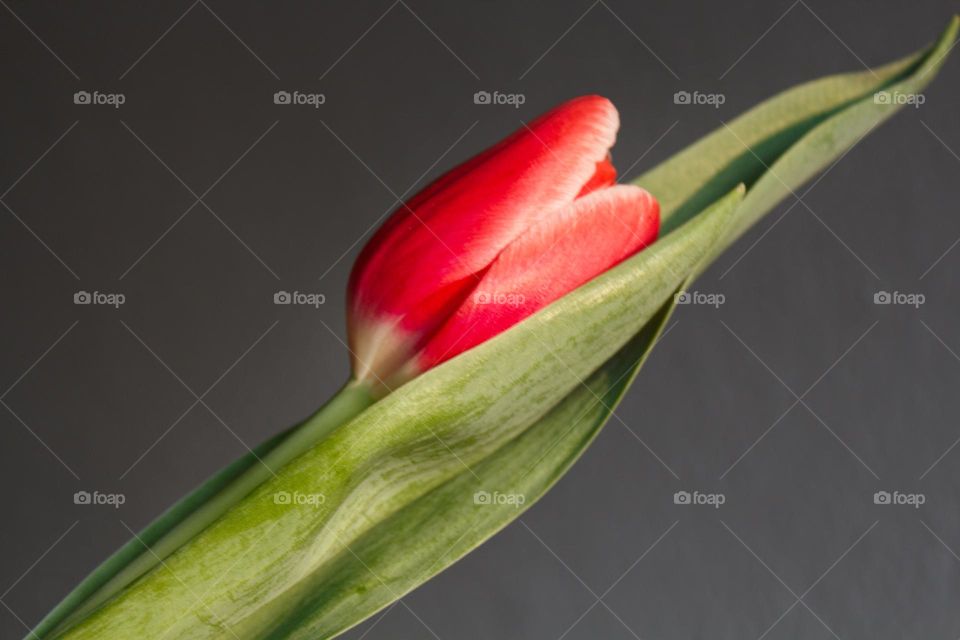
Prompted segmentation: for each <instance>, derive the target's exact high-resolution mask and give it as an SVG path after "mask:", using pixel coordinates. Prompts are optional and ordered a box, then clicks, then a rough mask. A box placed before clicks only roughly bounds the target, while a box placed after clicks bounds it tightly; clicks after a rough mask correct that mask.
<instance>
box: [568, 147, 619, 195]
mask: <svg viewBox="0 0 960 640" xmlns="http://www.w3.org/2000/svg"><path fill="white" fill-rule="evenodd" d="M616 181H617V170H616V169H615V168H614V166H613V163H611V162H610V154H607V157H606V158H605V159H603V160H602V161H600V162H598V163H597V168H596V170H595V171H594V172H593V176H592V177H591V178H590V180H589V181H588V182H587V184H585V185H583V188H582V189H580V193H578V194H577V197H578V198H582V197H583V196H585V195H587V194H588V193H590V192H592V191H596V190H597V189H602V188H604V187H610V186H613V185H614V183H616Z"/></svg>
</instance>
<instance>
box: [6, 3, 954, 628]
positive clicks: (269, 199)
mask: <svg viewBox="0 0 960 640" xmlns="http://www.w3.org/2000/svg"><path fill="white" fill-rule="evenodd" d="M0 4H3V9H2V10H0V42H2V43H3V45H2V46H3V48H4V53H5V55H4V56H3V57H2V62H0V64H2V77H3V78H4V88H5V91H4V98H3V100H2V101H0V114H2V121H3V123H4V128H5V131H6V135H5V136H4V145H3V153H2V154H0V189H2V190H3V194H2V203H3V205H4V208H3V210H2V211H0V243H2V246H0V249H2V250H0V260H2V269H3V273H4V276H3V289H2V296H3V301H4V302H3V308H4V313H3V314H2V327H0V341H2V353H3V357H2V364H0V366H2V376H0V386H2V389H0V391H2V394H3V395H2V401H3V406H2V407H0V429H2V432H0V433H2V454H0V455H2V459H0V462H2V464H0V482H2V485H0V486H2V487H3V488H4V489H3V492H2V494H0V495H2V497H3V502H4V505H3V518H2V522H3V524H2V531H0V542H2V548H3V554H2V555H0V602H2V604H3V607H2V608H0V636H2V637H4V638H13V637H18V636H19V635H21V634H23V633H25V629H24V626H25V625H31V624H33V623H35V622H36V621H37V620H38V619H39V618H40V616H41V615H42V614H43V613H44V612H45V611H46V610H48V609H49V608H50V607H51V606H52V605H54V604H55V603H56V602H57V601H58V600H59V599H60V598H61V597H62V596H63V595H64V594H65V593H66V592H67V591H68V589H69V588H70V587H71V585H73V584H75V583H76V582H77V581H78V580H79V579H80V578H81V577H82V576H83V575H84V574H85V573H86V572H87V571H89V570H90V569H91V568H92V567H93V566H94V565H95V564H96V563H97V562H99V561H100V560H101V559H102V558H103V557H104V556H105V555H106V554H107V553H108V552H110V551H111V550H112V549H114V548H115V547H117V546H118V545H120V544H121V543H122V542H124V541H125V540H126V539H127V538H128V537H129V536H130V530H131V529H132V530H136V529H138V528H140V527H142V526H143V525H144V524H146V523H147V522H148V521H149V520H150V519H151V518H152V517H153V516H155V515H156V514H157V513H159V512H160V511H161V510H162V509H163V508H164V507H165V506H167V505H169V504H170V503H171V502H172V501H173V500H174V499H175V498H176V497H177V496H179V495H181V494H183V493H184V492H185V491H187V490H188V489H189V488H190V487H192V486H194V485H195V484H196V483H198V482H200V481H201V480H202V479H203V478H204V477H206V476H207V475H208V474H210V473H211V472H212V471H213V470H214V469H216V468H218V467H220V466H221V465H223V464H224V463H226V462H227V461H228V460H231V459H233V458H235V457H236V456H238V455H240V454H241V453H242V452H243V451H244V450H245V448H244V445H243V444H242V443H244V442H245V443H248V444H253V443H256V442H258V441H260V440H261V439H263V438H264V437H265V436H267V435H268V434H271V433H273V432H275V431H276V430H277V429H279V428H282V427H285V426H287V425H289V424H290V423H292V422H293V421H295V420H296V419H297V418H299V417H301V416H303V415H305V414H307V413H309V412H310V411H311V410H312V409H313V408H315V407H316V406H317V405H318V404H319V403H320V402H321V401H322V400H323V399H325V398H326V397H328V396H329V395H330V394H331V393H332V392H333V391H334V390H335V389H336V388H337V387H338V386H339V384H340V383H341V382H342V381H343V379H344V378H345V376H346V374H347V361H346V357H345V350H344V347H343V345H342V344H341V341H342V340H343V338H344V318H343V290H344V286H345V281H346V277H347V274H348V271H349V267H350V264H351V262H352V259H353V257H354V256H355V255H356V253H357V251H358V249H359V244H358V243H362V241H363V239H364V238H365V237H366V236H365V234H367V232H368V230H369V227H370V225H372V224H373V223H374V221H375V220H377V219H378V218H379V217H380V216H381V215H382V214H383V213H384V212H385V211H387V210H388V209H390V208H392V207H393V205H394V203H395V200H396V198H397V197H400V196H402V195H404V194H407V193H409V192H410V190H411V189H416V188H418V187H420V186H422V185H423V184H424V182H425V180H428V179H429V178H430V177H432V176H435V175H437V174H438V172H440V171H441V170H443V169H445V168H448V167H450V166H451V165H452V164H453V163H455V162H457V161H459V160H462V159H464V158H466V157H468V156H470V155H471V154H473V153H475V152H477V151H478V150H480V149H481V148H483V147H484V146H486V145H488V144H490V143H491V142H493V141H494V140H496V139H497V138H499V137H500V136H502V135H504V134H506V133H507V132H509V131H511V130H512V129H514V128H516V127H518V126H521V124H520V123H521V121H522V120H529V119H530V118H532V117H534V116H535V115H536V114H537V113H539V112H541V111H543V110H545V109H547V108H549V107H550V106H552V105H554V104H555V103H557V102H559V101H561V100H564V99H567V98H569V97H572V96H575V95H579V94H584V93H588V92H597V93H602V94H604V95H607V96H609V97H610V98H611V99H613V101H614V102H615V103H616V104H617V106H618V107H619V109H620V111H621V114H622V121H623V126H622V129H621V133H620V140H619V142H618V145H617V147H616V149H615V152H614V153H615V159H616V162H617V164H618V165H619V167H620V168H621V170H625V169H626V168H627V167H630V166H631V165H634V163H636V164H635V166H634V168H633V169H632V170H630V171H629V172H628V173H629V174H631V175H636V174H637V173H639V172H640V171H641V170H642V169H644V168H648V167H650V166H653V164H655V163H656V162H658V161H660V160H662V159H664V158H666V157H667V156H668V155H669V154H671V153H672V152H674V151H676V150H678V149H680V148H681V147H682V146H684V145H685V144H687V143H689V142H691V141H693V140H694V139H696V138H697V137H699V136H701V135H703V134H705V133H706V132H708V131H710V130H712V129H713V128H715V127H717V126H720V122H721V121H724V120H729V119H731V118H733V117H734V116H735V115H736V114H738V113H740V112H741V111H743V110H744V109H746V108H747V107H749V106H751V105H753V104H755V103H756V102H758V101H760V100H762V99H764V98H765V97H768V96H770V95H771V94H773V93H775V92H777V91H779V90H781V89H783V88H786V87H788V86H790V85H792V84H795V83H797V82H801V81H803V80H806V79H811V78H815V77H818V76H821V75H824V74H829V73H834V72H839V71H847V70H860V69H862V68H863V67H864V65H875V64H879V63H882V62H886V61H888V60H891V59H894V58H896V57H899V56H901V55H904V54H906V53H908V52H910V51H913V50H915V49H917V48H919V47H921V46H924V45H925V44H926V43H927V42H929V41H931V40H932V39H933V38H934V37H935V36H936V34H937V33H938V32H939V30H940V29H941V28H942V27H943V26H944V24H945V22H946V20H947V19H948V17H949V15H950V13H951V12H953V11H956V9H957V4H956V3H952V2H947V1H943V2H877V1H869V0H864V1H844V2H826V1H823V0H797V1H796V2H793V3H791V2H790V0H777V1H775V2H770V1H769V0H764V1H760V0H756V1H753V2H745V3H738V4H737V5H736V6H735V5H734V4H732V3H716V2H706V1H696V2H669V3H668V2H663V3H657V4H655V3H652V2H637V3H630V2H623V1H621V0H598V2H593V3H592V4H591V1H590V0H587V1H585V2H562V3H561V2H538V3H532V2H531V3H522V4H520V3H508V2H503V1H487V2H474V3H450V2H423V1H420V0H397V1H396V2H393V3H392V4H391V2H390V0H388V1H386V2H371V3H368V2H340V3H293V2H290V3H262V4H253V3H246V2H244V3H228V2H222V1H220V0H216V1H214V0H199V1H198V2H195V3H193V4H190V2H189V1H188V2H177V3H162V4H160V3H156V4H154V5H153V6H150V7H141V6H138V4H139V3H137V4H135V3H123V2H84V3H43V4H40V3H27V2H21V1H17V2H13V1H11V0H6V1H5V2H2V3H0ZM958 72H960V68H958V65H957V63H956V61H955V60H953V61H951V62H950V63H949V64H948V65H947V66H946V68H945V69H944V70H943V73H942V75H941V77H940V79H939V80H938V81H937V82H936V83H935V84H934V85H933V86H932V87H931V88H930V90H929V91H928V92H927V93H926V98H927V100H926V102H925V104H923V105H922V107H921V108H919V109H913V108H907V109H905V111H904V112H903V113H902V114H900V115H898V116H897V117H896V118H895V119H894V120H893V121H892V122H890V123H888V124H886V125H884V126H883V128H882V129H880V130H878V131H876V132H875V133H874V134H873V135H872V136H870V137H869V138H867V139H866V140H864V141H863V142H862V143H860V144H859V145H858V146H857V147H856V148H855V149H853V151H851V152H850V153H849V155H847V156H846V157H845V158H844V159H843V160H841V161H840V162H839V163H838V164H837V165H836V166H835V167H834V168H833V169H832V170H831V171H829V173H828V174H827V175H826V176H825V177H823V178H822V180H820V181H819V182H818V183H817V184H816V186H815V187H814V188H813V189H812V190H810V191H809V193H805V194H804V195H803V203H802V204H800V205H797V204H796V203H794V206H792V207H791V206H790V203H787V204H785V205H782V206H780V207H779V208H778V209H777V210H775V211H774V212H772V213H771V214H770V215H769V216H768V217H767V218H766V219H765V220H764V221H762V222H761V223H760V224H759V225H758V228H756V229H754V230H753V231H752V232H751V233H750V234H749V235H748V236H746V237H745V238H743V239H742V240H741V241H740V242H739V243H738V244H737V245H736V246H734V247H733V248H732V249H731V250H730V251H729V252H728V253H727V254H726V255H725V256H724V257H723V258H721V259H720V261H719V262H718V263H717V264H716V265H715V266H714V267H713V269H712V270H711V271H710V272H709V273H708V274H707V275H706V277H705V278H704V279H703V280H702V281H701V282H700V283H698V285H697V287H696V288H697V290H698V291H700V292H702V293H713V294H722V295H723V296H724V297H725V301H724V304H723V305H721V306H720V307H719V308H714V307H710V306H707V305H689V306H686V307H682V308H681V309H680V311H679V313H678V314H677V315H676V317H675V323H674V324H673V325H672V326H671V328H670V330H669V332H668V333H667V335H666V337H665V338H664V339H663V341H662V342H661V343H660V345H659V346H658V347H657V349H656V351H655V353H654V355H653V357H652V358H651V359H650V361H649V363H648V364H647V366H646V368H645V369H644V371H643V372H642V374H641V376H640V378H639V380H638V382H637V384H636V385H635V386H634V388H633V389H632V391H631V392H630V394H629V395H628V396H627V398H626V400H625V401H624V403H623V405H622V406H621V408H620V409H619V411H618V412H617V413H618V417H617V418H615V419H613V420H612V421H611V423H610V424H609V425H608V426H607V428H606V429H605V431H604V432H603V433H602V435H601V437H600V438H599V439H598V441H597V442H596V444H595V445H594V446H593V447H592V448H591V449H590V450H589V452H588V453H587V454H586V455H585V456H584V458H583V459H582V460H581V461H580V462H579V463H578V464H577V465H576V466H575V468H574V469H573V470H572V471H571V472H570V473H569V475H568V476H567V477H566V478H565V479H564V480H563V481H562V482H561V483H560V484H559V485H558V486H557V487H556V488H555V489H554V490H553V492H552V493H551V494H550V495H549V496H548V497H546V498H545V499H544V500H543V501H542V502H541V503H539V504H537V505H536V506H535V507H533V508H532V509H531V510H530V511H529V512H528V513H526V514H525V515H524V516H523V518H522V519H521V520H520V521H518V522H516V523H514V524H513V525H512V526H510V527H509V528H507V529H506V530H505V531H504V532H503V533H501V534H500V535H498V536H497V537H496V538H494V539H493V540H492V541H491V542H489V543H487V544H486V545H485V546H483V547H482V548H481V549H479V550H478V551H476V552H475V553H473V554H472V555H470V556H469V557H468V558H466V559H465V560H464V561H462V562H461V563H459V564H457V565H456V566H454V567H453V568H452V569H450V570H448V571H447V572H445V573H444V574H442V575H441V576H440V577H438V578H437V579H435V580H433V581H432V582H430V583H429V584H427V585H426V586H424V587H423V588H421V589H419V590H417V591H416V592H414V593H413V594H411V595H410V596H408V597H406V598H404V600H403V601H402V604H400V605H398V606H394V607H392V608H390V609H389V610H388V612H387V613H385V614H384V615H383V616H382V617H380V616H378V617H376V618H375V619H374V620H375V622H374V621H369V622H367V623H365V624H364V625H362V626H361V627H360V628H359V629H357V630H355V631H353V632H351V633H350V634H348V637H351V638H360V637H368V638H430V637H436V638H443V639H451V638H458V639H459V638H464V639H466V638H488V637H507V638H544V639H547V640H556V639H558V638H634V637H640V638H737V639H742V638H747V639H751V638H760V637H765V638H844V639H847V638H905V637H913V638H920V637H922V638H930V639H934V638H956V637H957V636H958V635H960V609H958V608H957V606H956V603H957V602H958V598H960V558H958V557H957V556H958V552H960V517H958V512H957V509H956V501H957V497H958V484H957V482H958V478H960V450H951V447H952V446H953V445H954V444H956V442H957V438H958V436H960V424H958V420H957V417H958V416H960V394H958V393H957V390H956V389H957V381H958V380H960V358H958V355H957V353H956V352H957V351H960V328H958V326H957V323H956V321H955V319H956V317H957V312H958V310H960V309H958V300H957V298H956V296H955V281H956V278H955V277H954V274H955V273H957V272H958V270H960V249H958V250H955V251H951V249H952V248H953V247H954V244H955V243H956V241H957V239H958V237H960V217H958V216H957V215H956V214H957V193H958V180H957V176H958V169H960V157H958V151H960V115H958V114H960V109H958V107H960V90H958V89H957V87H958V82H957V79H958V76H957V74H958ZM81 90H85V91H89V92H91V93H92V92H94V91H98V92H100V93H101V94H111V93H122V94H123V96H124V97H125V102H124V104H122V105H121V106H120V107H119V108H113V107H112V106H109V105H84V104H79V105H78V104H74V99H73V95H74V92H77V91H81ZM279 90H286V91H290V92H292V91H295V90H296V91H300V92H302V93H323V94H324V95H325V97H326V103H325V104H323V105H322V106H320V108H318V109H314V108H312V107H310V106H308V105H299V106H298V105H277V104H274V102H273V94H274V92H276V91H279ZM479 90H487V91H491V92H492V91H500V92H501V93H508V94H509V93H520V94H523V96H524V97H525V104H523V105H522V106H521V107H520V108H519V109H516V108H513V107H512V106H508V105H500V106H498V105H477V104H475V103H474V100H473V94H474V92H476V91H479ZM677 91H690V92H693V91H699V92H700V93H702V94H722V95H723V96H724V98H725V102H724V104H723V105H722V106H720V108H714V107H712V106H710V105H682V104H680V105H678V104H675V102H674V99H673V96H674V93H675V92H677ZM800 193H804V190H801V192H800ZM198 199H199V200H200V201H199V202H198ZM277 290H300V291H314V292H321V293H324V294H325V295H326V296H327V303H326V304H325V306H323V307H321V308H320V309H319V310H315V309H312V308H304V307H283V306H275V305H274V304H273V302H272V296H273V293H274V292H275V291H277ZM78 291H88V292H94V291H98V292H106V293H122V294H123V295H124V296H125V303H124V304H123V305H122V306H120V307H119V308H112V307H109V306H103V305H89V306H83V305H75V304H74V303H73V296H74V294H75V293H76V292H78ZM879 291H889V292H894V291H896V292H900V293H905V294H923V295H924V296H925V301H924V304H923V305H922V306H919V308H914V307H911V306H907V305H875V304H874V295H875V293H877V292H879ZM198 398H200V400H199V401H198ZM81 490H87V491H94V490H97V491H100V492H103V493H122V494H123V495H124V496H125V498H126V503H125V504H124V505H123V506H122V507H120V508H119V509H114V508H111V507H109V506H90V505H76V504H74V500H73V495H74V493H75V492H76V491H81ZM694 490H696V491H699V492H701V493H707V494H710V493H722V494H723V496H724V497H725V500H726V502H725V504H723V506H722V507H721V508H719V509H714V508H711V507H707V506H694V505H676V504H674V499H673V497H674V493H675V492H677V491H691V492H692V491H694ZM878 491H888V492H891V493H892V492H894V491H898V492H900V494H901V495H910V494H921V495H922V496H923V498H924V500H925V504H923V505H922V506H921V507H920V508H913V507H911V506H897V505H883V504H880V505H878V504H874V493H875V492H878Z"/></svg>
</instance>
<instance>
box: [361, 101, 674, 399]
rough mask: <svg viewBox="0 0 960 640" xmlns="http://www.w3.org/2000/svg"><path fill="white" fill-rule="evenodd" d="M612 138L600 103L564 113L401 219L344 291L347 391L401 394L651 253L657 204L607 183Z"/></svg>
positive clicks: (464, 168) (378, 239) (508, 143)
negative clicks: (352, 381) (398, 389)
mask: <svg viewBox="0 0 960 640" xmlns="http://www.w3.org/2000/svg"><path fill="white" fill-rule="evenodd" d="M618 126H619V117H618V114H617V111H616V109H615V108H614V106H613V105H612V104H611V103H610V101H609V100H607V99H606V98H602V97H599V96H585V97H581V98H577V99H574V100H571V101H569V102H566V103H564V104H562V105H560V106H559V107H557V108H555V109H553V110H552V111H550V112H548V113H546V114H545V115H543V116H541V117H540V118H539V119H537V120H535V121H534V122H532V123H530V124H529V125H525V126H524V127H522V128H521V129H519V130H518V131H517V132H515V133H514V134H513V135H511V136H509V137H508V138H506V139H505V140H503V141H502V142H500V143H499V144H497V145H495V146H494V147H492V148H490V149H488V150H486V151H484V152H483V153H481V154H479V155H478V156H476V157H474V158H472V159H471V160H468V161H467V162H465V163H463V164H462V165H460V166H458V167H456V168H455V169H453V170H452V171H450V172H449V173H447V174H445V175H443V176H441V177H440V178H438V179H437V180H436V181H435V182H433V183H432V184H431V185H429V186H428V187H427V188H426V189H424V190H423V191H421V192H420V193H419V194H417V195H416V196H414V197H413V198H412V199H411V200H410V201H409V202H407V203H406V204H404V205H403V206H402V207H400V208H399V209H398V210H397V211H396V212H395V213H394V214H393V216H392V217H391V218H390V219H388V220H387V222H386V223H385V224H384V225H383V227H382V228H381V229H380V230H379V231H378V232H377V233H376V234H375V235H374V237H373V238H372V239H371V241H370V242H369V244H368V245H367V246H366V247H365V248H364V249H363V251H362V252H361V254H360V257H359V258H358V260H357V262H356V265H355V266H354V270H353V273H352V275H351V278H350V285H349V291H348V295H349V301H348V314H349V323H348V325H349V334H350V336H349V337H350V349H351V353H352V357H353V370H354V374H355V376H356V378H357V380H358V381H360V382H367V383H369V384H370V385H371V386H373V387H378V386H380V385H382V386H385V387H387V388H390V387H392V386H395V385H397V384H401V383H403V382H406V381H407V380H409V379H410V378H412V377H415V376H416V375H418V374H419V373H421V372H423V371H425V370H427V369H429V368H431V367H433V366H436V365H438V364H440V363H442V362H444V361H445V360H448V359H450V358H452V357H454V356H456V355H457V354H459V353H462V352H463V351H466V350H467V349H470V348H471V347H474V346H476V345H478V344H480V343H482V342H484V341H485V340H488V339H489V338H491V337H493V336H495V335H497V334H499V333H500V332H502V331H504V330H505V329H508V328H509V327H511V326H512V325H514V324H516V323H517V322H519V321H520V320H523V319H524V318H526V317H527V316H529V315H531V314H533V313H535V312H536V311H538V310H539V309H541V308H543V307H545V306H546V305H548V304H550V303H551V302H553V301H554V300H557V299H558V298H560V297H562V296H563V295H565V294H567V293H569V292H570V291H572V290H573V289H575V288H577V287H578V286H580V285H582V284H584V283H585V282H587V281H588V280H591V279H593V278H594V277H596V276H597V275H599V274H601V273H603V272H604V271H606V270H608V269H610V268H611V267H613V266H614V265H616V264H618V263H619V262H621V261H622V260H624V259H625V258H628V257H629V256H631V255H633V254H634V253H636V252H638V251H640V250H641V249H643V248H644V247H646V246H647V245H649V244H650V243H651V242H653V241H654V240H655V239H656V236H657V230H658V227H659V207H658V205H657V202H656V200H655V199H654V198H653V196H651V195H650V194H649V193H647V192H646V191H644V190H643V189H641V188H640V187H636V186H632V185H631V186H627V185H615V184H614V183H615V181H616V171H615V169H614V168H613V165H612V164H611V162H610V155H609V151H610V147H611V146H613V143H614V140H615V138H616V132H617V128H618ZM381 392H382V391H381Z"/></svg>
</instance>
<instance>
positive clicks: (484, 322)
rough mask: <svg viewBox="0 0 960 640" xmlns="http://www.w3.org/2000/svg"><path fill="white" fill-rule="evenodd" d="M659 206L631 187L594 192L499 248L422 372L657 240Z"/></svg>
mask: <svg viewBox="0 0 960 640" xmlns="http://www.w3.org/2000/svg"><path fill="white" fill-rule="evenodd" d="M659 224H660V217H659V205H658V204H657V201H656V200H655V199H654V198H653V196H651V195H650V194H649V193H647V192H646V191H644V190H643V189H641V188H639V187H634V186H614V187H610V188H607V189H602V190H599V191H594V192H592V193H590V194H588V195H586V196H584V197H582V198H579V199H577V200H576V201H574V202H573V203H572V204H570V205H568V206H567V207H565V208H564V209H563V210H561V211H560V212H557V213H555V214H554V215H552V216H551V217H549V218H547V219H546V220H543V221H541V222H540V223H539V224H537V225H535V226H534V227H532V228H530V229H529V230H528V231H527V232H525V233H524V234H523V235H521V236H520V237H519V238H517V239H516V240H515V241H514V242H513V243H511V244H510V245H509V246H507V248H506V249H504V251H503V253H501V254H500V255H499V256H498V257H497V259H496V260H495V261H494V262H493V264H492V265H491V266H490V268H489V270H488V271H487V272H486V275H484V277H483V279H482V280H481V281H480V283H479V284H478V285H477V287H476V288H475V289H474V291H473V292H472V293H471V295H470V296H469V297H468V298H467V299H466V300H465V301H464V303H463V304H462V305H461V306H460V308H459V309H457V311H456V313H454V314H453V316H452V317H451V318H450V319H449V320H448V321H447V322H446V323H445V324H444V325H443V326H442V327H441V328H440V329H439V331H438V332H437V333H436V334H435V335H434V336H433V337H432V338H431V339H430V341H429V342H428V343H427V345H426V346H425V348H424V349H423V351H422V352H421V354H420V356H419V357H418V361H417V365H418V369H420V370H426V369H429V368H430V367H433V366H436V365H437V364H440V363H441V362H443V361H445V360H448V359H450V358H452V357H454V356H455V355H457V354H459V353H462V352H464V351H466V350H467V349H470V348H471V347H474V346H476V345H478V344H480V343H481V342H484V341H486V340H488V339H490V338H491V337H493V336H495V335H497V334H499V333H500V332H502V331H504V330H506V329H508V328H510V327H511V326H513V325H514V324H516V323H517V322H519V321H521V320H523V319H524V318H526V317H527V316H529V315H531V314H533V313H535V312H536V311H539V310H540V309H542V308H543V307H545V306H547V305H548V304H550V303H551V302H553V301H554V300H556V299H558V298H560V297H562V296H564V295H565V294H567V293H569V292H570V291H572V290H573V289H576V288H577V287H579V286H580V285H582V284H584V283H585V282H587V281H589V280H591V279H592V278H594V277H596V276H597V275H599V274H601V273H603V272H604V271H606V270H608V269H610V268H611V267H613V266H614V265H616V264H618V263H619V262H621V261H622V260H624V259H625V258H627V257H629V256H631V255H633V254H634V253H636V252H637V251H640V250H641V249H643V248H644V247H646V246H647V245H649V244H650V243H652V242H653V241H654V240H655V239H656V237H657V231H658V229H659Z"/></svg>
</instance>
